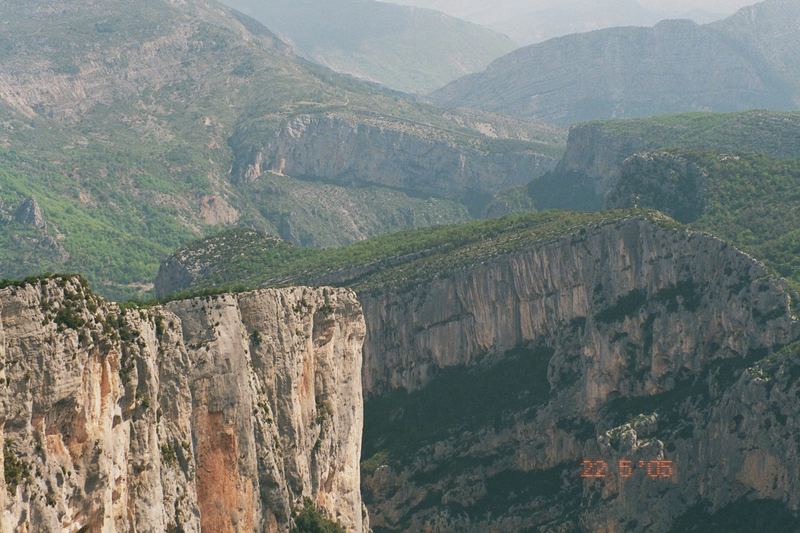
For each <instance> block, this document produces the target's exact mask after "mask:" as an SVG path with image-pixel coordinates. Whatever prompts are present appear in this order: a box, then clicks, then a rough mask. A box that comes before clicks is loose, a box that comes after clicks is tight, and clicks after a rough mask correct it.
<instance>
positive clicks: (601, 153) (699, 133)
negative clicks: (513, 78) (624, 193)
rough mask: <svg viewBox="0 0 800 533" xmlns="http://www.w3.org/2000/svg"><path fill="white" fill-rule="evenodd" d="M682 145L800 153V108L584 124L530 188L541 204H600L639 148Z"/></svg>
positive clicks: (568, 206) (573, 206) (780, 154)
mask: <svg viewBox="0 0 800 533" xmlns="http://www.w3.org/2000/svg"><path fill="white" fill-rule="evenodd" d="M662 149H681V150H695V151H712V152H721V153H752V154H754V153H757V154H764V155H766V156H769V157H772V158H776V159H791V158H798V157H800V113H771V112H766V111H749V112H742V113H686V114H680V115H666V116H661V117H653V118H648V119H629V120H612V121H602V122H591V123H587V124H579V125H577V126H573V127H572V128H571V129H570V133H569V139H568V142H567V150H566V152H565V154H564V157H562V159H561V161H559V163H558V166H557V167H556V169H555V170H554V171H553V172H550V173H548V174H547V175H545V176H543V177H542V178H541V179H538V180H534V183H532V184H531V187H530V192H531V194H532V195H533V196H534V197H535V199H536V201H537V205H539V206H540V207H541V208H566V209H577V208H589V209H600V208H602V206H603V205H604V203H605V197H606V196H607V195H608V194H609V192H610V191H611V190H612V189H613V188H614V186H615V185H616V182H617V181H618V180H619V177H620V176H621V174H622V164H623V162H624V161H625V160H626V159H627V158H628V157H630V156H631V155H633V154H635V153H636V152H639V151H651V150H662Z"/></svg>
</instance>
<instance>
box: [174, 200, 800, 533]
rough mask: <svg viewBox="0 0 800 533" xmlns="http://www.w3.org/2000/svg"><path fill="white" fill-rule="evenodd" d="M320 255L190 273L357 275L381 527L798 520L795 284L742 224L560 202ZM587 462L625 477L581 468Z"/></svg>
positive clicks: (255, 260) (370, 472) (367, 458)
mask: <svg viewBox="0 0 800 533" xmlns="http://www.w3.org/2000/svg"><path fill="white" fill-rule="evenodd" d="M226 242H232V241H230V240H227V241H226ZM248 247H249V246H248ZM202 250H203V246H202V244H201V243H198V244H197V247H196V248H195V249H194V251H193V252H192V253H191V254H189V255H190V256H192V257H193V260H192V261H195V262H196V261H199V258H200V256H201V255H202ZM378 251H380V257H383V258H384V260H383V261H376V260H375V257H376V254H378ZM187 253H188V251H187ZM306 253H307V252H306ZM315 253H318V254H326V255H324V261H319V262H318V261H317V260H316V259H317V258H316V257H314V256H308V255H306V256H305V257H303V258H294V257H293V256H292V252H291V249H287V248H281V247H274V246H273V247H271V248H270V249H269V250H267V251H263V252H261V253H255V254H254V255H253V256H252V257H250V258H248V259H247V260H245V262H243V263H239V262H237V261H229V262H227V263H226V262H224V261H223V262H222V265H224V266H223V268H216V269H214V268H212V269H208V270H206V274H199V276H198V277H197V278H194V280H193V281H191V282H189V283H192V284H193V285H194V286H197V287H201V286H206V287H208V286H212V287H213V286H215V285H218V284H221V279H222V278H221V277H220V276H222V277H223V278H224V276H227V275H229V274H228V272H232V273H231V274H230V275H231V276H235V277H241V279H242V280H244V281H245V282H246V283H265V284H268V285H282V284H285V283H291V282H293V281H294V280H296V279H307V280H314V279H316V280H318V282H320V283H335V284H341V285H346V286H351V287H354V288H356V290H357V292H358V294H359V299H360V300H361V302H362V305H363V306H364V313H365V319H366V324H367V337H366V340H365V344H364V388H365V391H366V394H367V395H368V398H367V401H366V404H365V439H364V461H363V462H362V474H363V476H364V482H363V490H364V498H365V501H366V503H367V505H368V507H369V509H370V517H371V525H372V527H373V528H374V529H375V531H424V530H434V531H466V532H473V531H474V532H479V531H488V530H492V529H493V528H496V529H498V530H502V531H523V530H543V531H597V530H603V531H615V530H620V528H621V529H622V530H624V531H633V532H639V531H669V530H673V531H676V532H677V531H685V530H692V529H691V528H692V527H695V528H696V527H700V528H701V529H700V530H714V529H702V528H703V526H704V525H705V526H706V527H712V526H715V525H716V527H725V524H730V520H728V519H727V518H726V516H736V517H737V518H736V523H735V526H736V527H743V528H745V529H744V530H748V528H750V529H749V530H752V529H753V528H755V527H757V526H756V524H763V523H769V524H771V525H772V526H773V527H774V528H775V529H776V530H786V531H791V530H794V529H796V528H797V527H798V525H800V521H799V520H798V510H799V509H800V500H799V499H798V494H800V490H799V489H800V487H798V486H797V484H796V477H795V476H792V475H787V472H793V471H795V470H796V469H797V468H798V467H800V463H798V461H800V458H799V457H800V455H798V452H797V445H796V442H795V439H794V433H795V432H796V431H797V430H798V429H800V428H798V427H796V424H797V419H796V417H795V416H794V415H793V414H794V413H795V412H796V411H797V409H798V405H797V398H796V393H797V391H798V387H800V382H798V376H800V372H798V369H800V358H799V357H798V353H800V352H798V350H797V345H793V346H791V347H790V348H787V349H786V350H783V351H781V350H782V347H783V346H787V345H791V344H792V343H794V342H796V341H797V340H798V338H800V326H799V325H798V321H797V320H798V319H797V318H796V311H795V306H796V302H797V295H796V294H795V293H793V292H792V291H790V290H789V289H788V288H787V286H786V284H785V283H784V282H783V281H781V280H780V279H778V278H776V277H774V276H772V275H771V274H770V273H769V271H768V270H767V269H766V268H765V267H764V266H763V265H762V264H760V263H758V262H757V261H755V260H753V259H752V258H751V257H749V256H747V255H745V254H743V253H741V252H739V251H738V250H736V249H735V248H733V247H731V246H730V245H728V244H726V243H725V242H723V241H721V240H719V239H717V238H715V237H713V236H710V235H708V234H702V233H697V232H693V231H687V230H686V229H685V228H684V227H681V226H679V225H677V224H675V223H674V222H672V221H670V220H669V219H667V218H664V217H663V216H659V215H657V214H652V213H643V212H611V213H603V214H583V215H568V214H564V213H547V214H541V215H533V216H531V215H528V216H516V217H510V218H506V219H503V220H500V221H491V222H484V223H481V224H477V223H476V224H470V225H466V226H457V227H452V228H440V229H435V230H426V231H421V232H410V233H407V234H403V235H399V236H397V237H396V238H395V239H393V240H390V239H378V240H376V241H374V242H369V241H368V242H366V243H359V244H356V245H353V246H351V247H348V248H345V249H343V250H341V251H340V252H339V253H338V254H337V253H336V252H335V251H321V252H315ZM222 256H223V257H229V256H230V254H228V253H224V254H222ZM182 257H183V256H182ZM186 257H188V256H186ZM320 257H322V256H320ZM176 258H178V257H177V256H176ZM178 259H179V258H178ZM208 259H209V260H210V261H209V262H210V263H211V264H213V263H214V260H213V258H211V257H210V256H209V257H208ZM301 265H302V266H301ZM207 266H208V264H207ZM227 266H233V267H234V271H229V270H228V269H227ZM236 267H239V270H238V271H235V268H236ZM242 269H244V270H242ZM247 273H249V277H248V275H247ZM228 281H229V282H230V281H233V280H231V279H228ZM586 459H590V460H592V461H605V463H607V464H608V465H609V469H608V472H607V474H606V475H605V476H603V475H602V474H597V473H596V472H594V473H592V475H593V476H595V475H596V477H592V478H582V477H581V470H582V468H581V461H583V460H586ZM620 461H631V463H630V465H631V466H632V467H633V470H632V471H631V472H630V475H628V473H626V471H625V470H622V471H620V464H621V463H620ZM640 461H641V465H640ZM659 461H671V463H659ZM598 464H600V463H598ZM626 464H627V463H622V466H623V468H624V467H625V465H626ZM666 465H670V466H669V467H667V466H666ZM670 469H671V470H670ZM621 473H622V474H623V476H624V477H623V476H621V475H620V474H621ZM648 473H649V474H651V475H650V476H648ZM643 510H646V512H644V511H643ZM744 510H746V512H740V511H744ZM720 524H721V525H720ZM734 530H736V529H734Z"/></svg>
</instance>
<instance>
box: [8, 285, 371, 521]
mask: <svg viewBox="0 0 800 533" xmlns="http://www.w3.org/2000/svg"><path fill="white" fill-rule="evenodd" d="M363 336H364V323H363V318H362V314H361V309H360V306H359V305H358V302H357V301H356V299H355V296H354V295H353V294H352V293H351V292H349V291H346V290H336V289H304V288H293V289H284V290H263V291H257V292H251V293H244V294H239V295H221V296H217V297H209V298H204V299H199V298H198V299H193V300H186V301H176V302H172V303H170V304H167V305H165V306H162V307H153V308H148V309H129V310H122V309H120V308H119V307H118V306H116V305H114V304H110V303H107V302H105V301H102V300H99V299H97V298H95V297H94V296H93V295H91V294H90V293H89V292H88V290H87V289H86V287H85V285H84V284H83V283H82V282H80V280H78V279H76V278H71V279H64V278H55V279H48V280H42V281H40V282H32V283H26V284H21V285H19V286H12V287H7V288H5V289H2V290H0V373H2V375H0V378H4V383H5V385H6V386H5V388H4V389H3V390H2V392H0V424H1V425H0V434H1V435H0V436H1V437H2V438H0V442H2V443H3V446H4V449H3V453H4V458H5V460H4V476H3V477H2V479H0V494H2V498H3V499H0V503H2V508H3V515H2V529H3V531H31V532H33V531H37V532H38V531H62V530H70V531H77V530H87V531H112V530H115V531H132V530H136V531H154V532H155V531H159V532H161V531H200V530H203V531H220V532H222V531H254V530H258V531H276V532H277V531H288V529H289V526H290V521H291V515H292V512H293V511H294V510H296V509H297V507H298V506H299V505H301V504H302V501H303V499H304V498H310V499H311V500H312V501H313V502H314V503H315V504H316V505H317V506H318V507H319V508H320V509H322V510H323V511H325V512H326V513H327V514H328V515H330V516H331V517H332V518H335V519H336V520H338V521H340V522H341V523H342V524H343V525H345V526H346V527H347V528H348V530H349V531H366V530H367V528H368V526H367V523H366V520H365V516H364V514H363V510H362V504H361V497H360V493H359V469H358V458H359V451H360V442H361V427H362V405H361V382H360V377H359V376H360V366H361V357H360V352H361V344H362V339H363Z"/></svg>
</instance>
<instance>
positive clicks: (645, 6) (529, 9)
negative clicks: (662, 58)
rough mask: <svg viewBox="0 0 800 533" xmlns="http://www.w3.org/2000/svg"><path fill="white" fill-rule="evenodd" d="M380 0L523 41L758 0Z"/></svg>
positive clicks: (705, 18)
mask: <svg viewBox="0 0 800 533" xmlns="http://www.w3.org/2000/svg"><path fill="white" fill-rule="evenodd" d="M384 1H388V2H394V3H396V4H406V5H415V6H420V7H428V8H432V9H437V10H439V11H443V12H445V13H448V14H450V15H453V16H455V17H459V18H463V19H466V20H470V21H472V22H475V23H477V24H482V25H484V26H487V27H490V28H492V29H495V30H497V31H500V32H502V33H505V34H506V35H509V36H510V37H511V38H513V39H514V40H515V41H516V42H517V43H518V44H522V45H524V44H529V43H533V42H539V41H543V40H545V39H548V38H551V37H557V36H560V35H565V34H568V33H577V32H583V31H589V30H595V29H600V28H607V27H609V26H649V25H652V24H655V23H656V22H657V21H658V20H660V19H664V18H675V17H682V16H686V15H689V16H690V17H691V18H693V19H694V20H695V22H698V23H701V24H702V23H706V22H710V21H712V20H716V19H719V18H723V17H724V16H726V15H729V14H732V13H734V12H735V11H736V10H737V9H739V8H741V7H744V6H746V5H751V4H755V3H757V0H384ZM798 1H800V0H798Z"/></svg>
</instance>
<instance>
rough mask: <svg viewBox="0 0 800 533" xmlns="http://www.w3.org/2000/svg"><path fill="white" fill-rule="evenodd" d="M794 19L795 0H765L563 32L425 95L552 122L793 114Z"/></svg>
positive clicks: (799, 17)
mask: <svg viewBox="0 0 800 533" xmlns="http://www.w3.org/2000/svg"><path fill="white" fill-rule="evenodd" d="M798 21H800V7H799V6H798V5H797V2H794V1H791V0H767V1H766V2H762V3H761V4H757V5H756V6H753V7H751V8H747V9H745V10H744V11H742V12H740V13H737V14H736V15H735V16H733V17H731V18H729V19H726V20H724V21H721V22H718V23H714V24H711V25H706V26H699V25H697V24H695V23H693V22H690V21H686V20H683V21H677V20H672V21H664V22H660V23H659V24H657V25H656V26H654V27H652V28H611V29H607V30H600V31H595V32H590V33H585V34H578V35H570V36H567V37H562V38H558V39H553V40H550V41H547V42H545V43H541V44H538V45H534V46H530V47H526V48H522V49H520V50H517V51H515V52H512V53H511V54H509V55H507V56H504V57H502V58H500V59H498V60H496V61H494V62H493V63H492V64H491V65H489V67H488V68H487V69H486V70H485V71H484V72H482V73H479V74H472V75H468V76H465V77H464V78H462V79H460V80H456V81H455V82H453V83H451V84H449V85H447V86H446V87H444V88H442V89H440V90H438V91H436V92H434V93H433V95H432V98H433V101H434V102H436V103H438V104H442V105H450V106H460V107H473V108H476V109H483V110H487V111H493V112H498V113H506V114H510V115H513V116H517V117H527V118H537V119H541V120H546V121H549V122H553V123H557V124H572V123H575V122H580V121H585V120H593V119H601V118H623V117H643V116H652V115H656V114H661V113H675V112H686V111H739V110H746V109H760V108H766V109H776V110H788V109H796V108H797V106H798V103H800V91H798V87H800V85H798V84H800V76H798V69H800V62H799V61H798V59H797V57H798V55H797V53H796V50H797V46H796V45H795V42H794V39H795V37H794V34H795V33H796V32H794V31H793V28H796V27H797V24H798ZM783 35H790V37H788V38H786V39H784V37H783Z"/></svg>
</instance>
